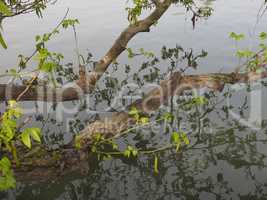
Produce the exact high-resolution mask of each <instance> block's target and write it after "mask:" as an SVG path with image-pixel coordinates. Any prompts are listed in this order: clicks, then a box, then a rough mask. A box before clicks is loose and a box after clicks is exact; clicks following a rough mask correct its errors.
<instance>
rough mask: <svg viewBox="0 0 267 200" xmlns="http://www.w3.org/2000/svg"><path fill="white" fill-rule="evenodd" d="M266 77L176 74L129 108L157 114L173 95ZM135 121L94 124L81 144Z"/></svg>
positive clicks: (121, 118)
mask: <svg viewBox="0 0 267 200" xmlns="http://www.w3.org/2000/svg"><path fill="white" fill-rule="evenodd" d="M266 77H267V71H266V72H264V73H261V74H258V73H256V72H249V73H240V74H236V73H230V74H227V73H225V74H224V73H213V74H212V73H211V74H205V75H185V76H182V75H181V74H180V72H173V73H172V74H171V75H170V76H169V77H168V78H167V79H166V80H164V81H162V82H161V84H160V87H159V88H155V89H153V90H151V91H150V92H149V93H148V94H147V95H146V96H145V97H144V98H143V99H142V100H137V101H135V102H134V103H133V104H131V105H130V106H128V108H130V107H133V106H134V107H136V108H137V109H138V110H139V111H140V112H144V113H149V112H153V111H156V110H157V109H158V108H159V107H160V105H161V104H162V103H164V102H166V101H167V100H168V99H169V98H170V97H172V96H174V95H181V94H182V93H183V92H184V91H185V90H188V89H189V90H190V89H194V88H203V87H207V88H210V89H212V90H215V91H216V90H217V91H222V89H223V88H224V85H225V84H235V83H248V82H250V81H256V80H258V79H261V78H266ZM134 123H135V122H134V120H133V119H132V117H131V116H130V115H129V114H128V113H126V112H119V113H114V114H113V116H112V117H107V118H104V119H102V120H98V121H95V122H94V123H92V124H90V125H88V127H87V128H86V129H84V130H83V131H82V132H81V135H80V137H81V140H82V141H84V143H85V144H86V143H87V142H89V143H90V142H91V139H92V137H93V136H94V135H95V134H97V133H101V134H103V135H104V137H106V138H109V137H113V136H114V135H119V134H120V133H122V132H123V131H125V130H126V129H128V128H129V127H130V126H131V125H132V124H134Z"/></svg>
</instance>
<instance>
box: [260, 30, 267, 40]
mask: <svg viewBox="0 0 267 200" xmlns="http://www.w3.org/2000/svg"><path fill="white" fill-rule="evenodd" d="M259 38H260V40H265V39H266V38H267V33H265V32H261V33H260V35H259Z"/></svg>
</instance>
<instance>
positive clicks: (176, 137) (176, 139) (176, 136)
mask: <svg viewBox="0 0 267 200" xmlns="http://www.w3.org/2000/svg"><path fill="white" fill-rule="evenodd" d="M171 140H172V142H173V143H174V144H178V143H180V136H179V133H177V132H173V133H172V136H171Z"/></svg>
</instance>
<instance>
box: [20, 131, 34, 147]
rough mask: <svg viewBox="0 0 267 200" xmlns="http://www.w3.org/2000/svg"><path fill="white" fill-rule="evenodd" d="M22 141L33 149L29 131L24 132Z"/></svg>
mask: <svg viewBox="0 0 267 200" xmlns="http://www.w3.org/2000/svg"><path fill="white" fill-rule="evenodd" d="M21 141H22V142H23V144H24V145H25V146H26V147H28V148H29V149H30V148H31V147H32V143H31V138H30V132H28V131H27V130H26V131H23V133H22V134H21Z"/></svg>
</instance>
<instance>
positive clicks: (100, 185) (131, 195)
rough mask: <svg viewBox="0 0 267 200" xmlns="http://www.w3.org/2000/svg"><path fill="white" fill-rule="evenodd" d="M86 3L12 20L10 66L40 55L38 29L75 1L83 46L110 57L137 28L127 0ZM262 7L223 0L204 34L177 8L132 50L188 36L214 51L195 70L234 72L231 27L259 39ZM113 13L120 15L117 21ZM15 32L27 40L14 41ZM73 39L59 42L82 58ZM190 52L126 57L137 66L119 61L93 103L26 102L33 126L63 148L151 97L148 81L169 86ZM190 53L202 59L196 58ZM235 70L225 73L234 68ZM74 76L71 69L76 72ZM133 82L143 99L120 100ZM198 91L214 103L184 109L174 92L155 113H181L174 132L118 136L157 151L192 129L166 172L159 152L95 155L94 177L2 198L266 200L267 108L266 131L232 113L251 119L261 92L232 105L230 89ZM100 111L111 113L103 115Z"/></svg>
mask: <svg viewBox="0 0 267 200" xmlns="http://www.w3.org/2000/svg"><path fill="white" fill-rule="evenodd" d="M77 2H80V4H79V3H75V4H74V3H73V2H71V1H68V0H67V1H59V2H58V3H57V4H56V5H55V6H53V7H51V8H50V9H49V10H48V11H47V14H46V15H47V18H45V19H44V20H41V21H39V20H36V19H32V18H29V17H27V16H24V17H21V18H20V19H18V20H21V22H23V23H18V26H16V27H14V26H15V24H17V22H16V19H14V21H13V22H12V20H13V19H11V23H7V24H5V25H4V27H5V30H6V32H8V33H10V34H8V35H7V39H8V43H9V44H10V45H9V46H10V49H9V50H8V51H7V52H3V53H2V52H1V65H3V64H6V66H9V65H13V64H14V63H12V62H13V59H11V58H12V57H13V56H14V55H16V54H17V53H19V52H23V53H27V52H28V53H30V52H31V51H32V49H29V46H30V45H26V44H28V42H29V41H31V39H32V38H34V35H35V34H38V33H40V32H46V31H47V30H49V27H53V24H51V23H52V22H53V20H51V19H57V18H60V17H61V16H62V15H64V8H66V7H70V9H71V15H72V17H76V18H79V20H80V22H81V25H80V27H79V29H78V32H79V40H80V49H81V51H85V50H86V49H87V48H89V49H90V50H92V51H94V52H95V55H102V54H103V53H104V52H105V51H106V49H107V48H108V47H109V46H110V44H111V43H112V42H113V40H114V38H115V37H116V36H117V34H118V33H119V32H120V31H121V30H122V28H123V27H124V26H125V25H126V24H127V22H126V18H123V17H122V15H123V9H122V8H123V7H124V5H125V4H124V2H123V1H120V2H118V1H115V0H112V1H107V0H104V1H103V2H102V1H86V2H85V1H83V2H82V1H80V0H79V1H77ZM226 2H227V3H226ZM260 5H261V3H260V1H257V2H255V1H249V0H242V1H241V0H233V1H216V2H214V4H213V6H214V9H215V12H214V15H213V16H212V17H211V18H210V19H209V20H208V21H202V22H200V23H198V24H197V27H196V29H195V30H192V27H191V24H190V23H189V22H188V21H190V20H188V19H187V20H186V21H185V19H184V15H177V13H179V12H183V11H182V10H180V9H179V8H172V9H171V10H170V11H169V13H168V14H167V15H166V16H165V17H164V18H163V19H162V20H161V22H160V24H159V25H158V27H157V28H155V30H154V31H153V32H152V33H150V34H147V35H145V34H142V35H140V36H138V37H137V38H136V39H134V41H133V42H131V44H130V46H131V47H136V48H140V47H145V49H146V50H153V51H155V52H159V51H158V50H159V49H160V48H161V47H162V46H163V45H166V46H168V47H173V46H175V45H174V44H176V43H177V42H178V44H179V45H180V44H182V46H183V47H185V49H187V47H189V48H191V47H193V49H194V51H193V52H192V54H198V53H196V52H200V53H199V55H202V57H204V56H205V53H204V52H202V53H201V49H205V50H206V51H207V52H208V56H207V57H205V58H202V59H200V60H199V59H197V60H196V61H197V64H198V68H197V70H193V69H192V70H191V71H190V72H195V73H198V72H199V71H218V69H220V68H221V67H222V66H225V67H226V68H227V67H231V66H233V65H234V66H235V64H236V61H235V60H231V59H232V56H231V55H232V53H233V44H232V43H231V41H230V40H229V39H228V33H229V32H230V31H236V32H244V33H248V32H249V33H250V36H251V37H250V38H249V39H248V40H246V41H247V42H244V43H242V44H241V45H244V46H249V44H252V42H253V41H254V39H253V38H254V36H255V35H254V33H253V31H254V28H255V21H256V19H257V11H258V9H259V7H260ZM177 9H178V11H177ZM102 12H103V13H102ZM107 15H110V16H112V17H108V18H107V17H106V16H107ZM124 15H125V13H124ZM95 16H99V20H92V23H90V22H89V20H88V19H90V18H95ZM237 16H238V17H237ZM36 21H38V22H40V24H42V25H41V26H39V27H40V29H39V30H33V31H30V32H27V33H23V34H19V32H20V31H21V30H22V29H24V30H25V27H22V25H23V26H26V27H27V26H32V25H31V24H32V23H33V22H36ZM115 22H116V23H115ZM266 22H267V21H266V19H265V18H262V19H260V21H259V23H258V24H257V26H256V29H255V34H256V33H257V30H260V31H267V29H266V26H263V25H264V23H265V24H266ZM264 29H266V30H264ZM14 38H16V40H17V41H19V42H16V43H15V42H14V43H12V42H11V41H14ZM22 38H23V40H22ZM72 40H73V38H72V35H71V33H67V34H66V35H65V36H62V37H60V38H59V39H57V40H55V42H52V43H51V48H55V49H57V51H62V52H64V53H65V56H66V57H67V59H70V60H72V57H73V55H74V53H73V46H74V45H73V43H72V42H70V43H69V44H68V43H67V42H65V41H72ZM62 41H64V43H62ZM179 45H178V47H177V48H179ZM218 47H220V48H218ZM174 49H175V48H174ZM180 50H181V49H180ZM0 51H2V50H0ZM190 52H191V50H189V51H187V50H181V52H180V53H181V55H182V56H183V55H185V54H186V55H187V56H184V59H183V60H181V61H180V62H178V65H174V64H173V62H172V60H171V59H156V58H150V59H146V58H143V57H138V58H135V59H133V60H130V61H128V59H127V58H126V56H122V58H121V60H120V63H124V62H126V63H127V65H124V64H118V65H117V64H114V65H113V66H111V67H110V71H109V75H106V76H105V77H104V78H103V79H102V80H101V81H100V82H99V84H98V87H97V89H96V91H95V92H94V93H93V94H91V95H90V96H89V97H87V98H86V99H82V100H80V101H76V102H66V103H63V104H55V105H50V104H46V103H40V102H38V103H35V107H34V108H32V105H33V104H32V103H25V104H24V108H27V107H29V108H31V109H32V110H31V111H29V112H28V115H33V114H32V113H35V114H34V117H35V122H34V123H33V124H31V125H33V126H34V125H35V126H39V127H43V133H44V135H45V142H46V143H47V144H48V145H50V146H53V147H57V146H58V145H61V144H62V143H64V142H65V143H66V142H68V141H70V140H71V139H72V136H73V134H75V133H77V132H79V131H80V130H82V129H83V128H84V127H85V125H86V124H87V123H88V122H92V121H94V120H96V119H98V118H100V117H102V116H104V115H105V114H106V111H109V112H111V111H114V110H120V111H121V110H123V109H124V106H125V105H128V104H130V103H131V101H133V100H134V99H135V98H141V96H142V93H143V92H147V91H148V88H147V85H148V84H152V83H159V82H160V80H162V79H164V78H165V77H166V74H167V73H169V72H170V71H173V70H175V69H177V68H178V67H179V68H181V67H185V66H187V64H188V55H192V54H190ZM2 56H3V62H2ZM195 56H197V55H195ZM159 57H161V56H159ZM193 58H194V57H193ZM200 58H201V57H200ZM230 58H231V59H230ZM90 59H92V58H91V57H90ZM190 59H191V60H192V57H191V58H190ZM89 61H90V60H89ZM128 64H129V65H128ZM74 66H75V64H74V65H71V64H70V65H69V66H68V68H72V67H74ZM166 66H167V67H166ZM1 67H2V66H1ZM87 67H88V69H90V67H92V66H91V62H88V66H87ZM226 68H224V69H223V70H224V71H227V69H226ZM1 69H2V68H1ZM70 72H71V71H68V75H70ZM118 74H120V76H118ZM72 78H73V76H68V78H67V80H62V81H63V82H64V81H69V80H71V79H72ZM127 84H135V88H127V89H125V90H123V94H122V96H125V95H128V96H133V98H132V99H127V100H124V99H120V98H119V99H116V98H115V97H118V96H119V95H118V94H120V93H122V88H124V86H125V85H127ZM144 88H145V89H144ZM139 89H140V90H141V92H140V90H139ZM228 89H229V90H231V89H232V88H231V87H229V88H228V87H227V88H225V90H224V91H223V93H225V94H227V92H228ZM261 89H262V91H263V93H262V99H265V92H264V91H265V90H263V87H262V88H261ZM198 92H200V93H201V94H203V93H204V92H207V93H205V95H206V97H207V98H209V100H210V101H209V102H210V103H209V104H208V105H206V106H203V107H201V109H195V108H191V109H189V110H188V109H186V108H183V107H182V106H181V105H182V102H183V101H185V100H184V99H179V98H178V99H176V98H173V99H172V104H170V106H162V108H161V110H160V111H159V112H157V113H153V114H152V116H151V117H152V118H157V117H158V116H160V115H161V114H162V113H164V112H165V111H171V112H172V113H173V114H174V116H175V117H176V118H175V120H173V121H172V122H171V123H170V124H168V125H167V128H166V124H164V122H162V123H160V124H158V129H156V130H155V129H153V130H152V129H151V128H147V129H141V130H137V131H133V132H132V133H131V134H129V135H128V136H127V137H125V138H121V139H118V141H117V142H118V144H119V146H120V147H121V148H123V147H125V146H126V145H128V144H130V145H132V146H136V147H142V148H150V147H151V146H160V145H162V144H164V143H165V142H168V141H169V138H170V134H171V132H172V131H173V130H176V129H177V128H180V129H183V130H184V131H186V133H187V134H188V136H189V138H190V145H189V146H186V147H184V148H183V149H182V151H181V152H179V153H177V152H175V151H174V150H167V151H163V152H161V153H160V157H159V160H160V162H159V172H160V173H159V174H155V173H154V170H153V162H154V160H153V157H151V156H142V157H139V158H138V159H137V160H128V159H125V158H114V159H112V160H103V161H96V160H90V161H89V162H91V163H90V167H91V173H90V174H88V175H86V176H83V177H81V176H76V175H69V176H66V177H62V178H61V179H60V180H59V181H57V182H55V183H28V184H22V183H19V184H18V187H17V189H16V190H15V191H9V192H8V193H6V194H0V197H1V198H2V199H59V200H63V199H72V200H73V199H75V200H76V199H194V200H195V199H203V200H206V199H264V197H265V196H266V195H267V188H266V187H267V185H266V178H267V175H266V174H267V173H266V172H267V171H266V162H267V160H266V151H267V149H266V147H265V146H266V142H267V137H266V134H267V130H266V125H267V122H266V120H265V119H266V117H264V116H265V115H264V114H265V112H264V111H265V110H264V109H262V111H263V113H262V114H263V118H262V119H263V121H262V122H261V124H260V125H261V126H260V127H261V128H260V129H259V130H254V129H250V128H248V127H247V126H246V124H240V123H239V122H238V121H237V120H236V119H235V118H233V116H232V115H231V114H230V113H229V109H230V107H229V106H231V107H232V106H233V108H231V109H232V111H233V112H235V113H238V115H240V116H243V117H244V119H247V118H248V117H249V114H250V111H251V109H252V107H251V106H250V102H251V99H253V98H251V95H250V94H251V93H249V92H247V90H246V87H244V89H243V90H240V91H239V92H238V93H236V92H235V93H233V96H231V97H229V99H228V101H227V98H226V97H227V95H221V96H219V97H217V95H214V93H212V92H208V91H198ZM246 96H247V97H248V98H247V99H246V98H245V97H246ZM114 99H116V101H115V100H114ZM240 99H241V100H242V101H241V100H240ZM229 102H230V105H229ZM66 108H67V109H66ZM25 110H28V109H25ZM88 110H90V113H88ZM94 111H103V113H101V112H100V113H96V112H94ZM77 164H78V163H77Z"/></svg>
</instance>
